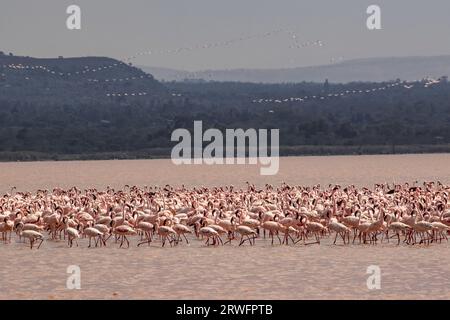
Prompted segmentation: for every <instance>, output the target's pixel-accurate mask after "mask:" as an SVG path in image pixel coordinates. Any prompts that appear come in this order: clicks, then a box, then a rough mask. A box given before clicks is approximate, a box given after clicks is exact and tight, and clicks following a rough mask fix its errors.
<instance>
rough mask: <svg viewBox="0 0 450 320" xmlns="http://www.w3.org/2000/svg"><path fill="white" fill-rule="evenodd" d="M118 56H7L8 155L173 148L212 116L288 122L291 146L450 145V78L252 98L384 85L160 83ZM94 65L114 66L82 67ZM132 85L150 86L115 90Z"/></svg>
mask: <svg viewBox="0 0 450 320" xmlns="http://www.w3.org/2000/svg"><path fill="white" fill-rule="evenodd" d="M116 63H118V62H117V61H116V60H113V59H109V58H71V59H67V58H60V59H34V58H28V57H15V56H7V55H0V158H2V159H6V160H14V159H41V158H54V159H58V158H81V157H82V158H86V157H87V158H99V157H116V156H117V157H128V156H138V157H147V156H164V155H168V154H169V153H170V147H171V146H172V145H173V143H172V142H170V136H171V133H172V131H173V130H174V129H176V128H187V129H192V128H193V121H194V120H203V127H204V130H205V129H207V128H209V127H214V128H218V129H225V128H244V129H245V128H280V144H281V145H282V146H283V148H282V153H284V154H302V153H348V152H351V153H365V152H369V153H378V152H408V151H412V152H421V151H449V150H450V147H449V145H450V84H449V83H447V82H442V83H439V84H435V85H433V86H430V87H428V88H424V87H423V85H416V86H415V87H414V88H412V89H409V90H408V89H405V88H404V87H403V86H397V87H394V88H389V89H387V90H384V91H377V92H374V93H367V94H366V93H363V94H354V95H349V96H344V97H335V98H334V97H333V98H329V99H325V100H311V101H305V102H298V101H296V102H295V101H294V102H287V103H282V104H277V103H265V104H258V103H253V102H252V100H253V99H259V98H285V97H299V96H305V95H322V94H327V93H334V92H343V91H346V90H350V91H351V90H366V89H368V88H373V87H380V86H382V85H383V84H380V83H359V82H358V83H348V84H327V85H325V84H323V83H306V82H302V83H298V84H250V83H233V82H222V83H220V82H202V81H200V82H165V83H160V82H158V81H156V80H155V79H153V77H151V76H149V75H146V74H145V73H143V72H142V71H141V70H140V69H137V68H134V67H132V66H130V65H126V64H123V63H121V64H119V65H117V66H115V67H111V68H109V67H107V66H110V65H113V64H116ZM19 64H22V65H23V66H25V65H28V66H31V65H42V66H46V68H48V70H54V71H55V74H53V73H51V72H49V71H46V70H43V69H35V70H31V69H29V68H28V69H27V68H17V67H11V66H12V65H14V66H17V65H19ZM94 66H96V67H95V68H98V67H99V66H101V67H102V68H103V67H105V69H102V70H98V71H95V72H93V71H89V72H85V73H79V74H76V72H77V71H79V70H92V69H93V68H94ZM59 73H62V74H63V75H59ZM67 73H71V75H70V76H69V75H67ZM144 75H145V77H144V78H140V77H141V76H144ZM132 78H135V79H132ZM92 79H96V80H98V81H92ZM106 79H108V80H109V81H105V80H106ZM111 79H124V80H122V81H114V82H113V81H112V80H111ZM125 79H128V80H125ZM126 92H128V93H138V92H146V93H147V95H145V96H130V95H129V96H123V95H121V96H120V97H117V96H115V97H112V96H107V95H106V94H107V93H126ZM173 94H176V95H175V96H174V95H173ZM305 146H307V147H305ZM395 146H397V147H395Z"/></svg>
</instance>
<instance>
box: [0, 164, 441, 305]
mask: <svg viewBox="0 0 450 320" xmlns="http://www.w3.org/2000/svg"><path fill="white" fill-rule="evenodd" d="M436 179H439V180H440V181H441V182H443V183H447V184H448V183H450V155H399V156H338V157H302V158H298V157H295V158H282V159H281V162H280V172H279V174H278V175H276V176H260V175H259V167H258V166H237V165H233V166H203V165H201V166H200V165H196V166H194V165H192V166H175V165H173V164H172V163H171V162H170V160H126V161H86V162H78V161H77V162H35V163H0V183H1V185H0V192H1V193H6V192H9V189H10V187H11V186H16V187H17V188H18V190H22V191H23V190H28V191H34V190H36V189H39V188H53V187H56V186H58V187H71V186H78V187H79V188H84V187H97V188H104V187H106V186H108V185H109V186H112V187H115V188H121V187H123V186H124V185H125V184H129V185H139V186H144V185H165V184H167V183H169V184H172V185H181V184H185V185H187V186H195V185H207V186H217V185H225V184H233V185H235V186H243V185H245V182H246V181H250V182H254V183H256V184H257V185H259V186H263V185H264V184H265V183H272V184H279V183H280V182H282V181H286V182H288V183H292V184H301V185H312V184H316V183H321V184H328V183H340V184H343V185H345V184H356V185H359V186H363V185H365V186H372V185H373V184H374V183H377V182H386V181H387V182H394V181H395V182H406V181H408V182H414V181H416V180H418V181H424V180H436ZM136 241H137V239H133V240H132V246H131V247H130V249H119V248H118V246H117V245H116V244H114V242H113V241H111V239H110V241H109V242H108V247H106V248H91V249H88V248H87V242H86V240H85V239H82V240H80V241H79V243H80V247H78V248H76V247H74V248H67V245H66V243H65V242H64V241H59V242H51V241H45V242H44V244H43V245H42V247H41V249H39V250H30V249H29V248H27V247H26V246H25V245H24V244H23V243H20V242H18V241H14V240H13V243H12V244H3V243H0V257H1V262H2V263H1V267H0V288H1V290H0V299H34V298H42V299H83V298H91V299H105V298H106V299H131V298H138V299H169V298H170V299H213V298H217V299H277V298H280V299H281V298H282V299H317V298H319V299H320V298H324V299H375V298H376V299H379V298H382V299H394V298H400V299H421V298H428V299H429V298H432V299H450V267H449V266H450V255H449V249H450V246H449V245H448V244H447V243H445V244H444V243H442V244H433V245H431V246H429V247H423V246H414V247H412V246H411V247H407V246H399V247H397V246H396V245H394V244H393V243H390V244H387V243H385V244H382V245H377V246H370V245H355V246H340V245H338V246H335V245H332V244H331V243H330V241H329V240H328V239H325V240H324V242H323V243H322V244H321V245H320V246H318V245H310V246H302V245H296V246H280V245H275V246H273V247H272V246H271V245H270V243H269V242H266V241H264V240H258V242H257V245H256V246H255V247H249V246H245V247H237V244H236V243H234V244H233V245H232V246H224V247H217V248H210V247H204V245H203V243H202V242H200V241H198V240H195V239H191V244H190V245H186V244H182V245H180V246H178V247H174V248H170V247H169V248H161V247H160V243H159V242H158V241H155V242H154V243H153V244H152V245H151V246H150V247H147V246H143V247H139V248H137V247H136ZM69 265H78V266H80V268H81V289H80V290H68V289H67V288H66V280H67V277H68V276H69V275H68V274H67V273H66V271H67V267H68V266H69ZM370 265H377V266H379V267H380V268H381V289H380V290H369V289H368V288H367V285H366V281H367V278H368V276H369V275H368V274H367V273H366V272H367V267H368V266H370Z"/></svg>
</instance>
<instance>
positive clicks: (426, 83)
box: [0, 29, 440, 112]
mask: <svg viewBox="0 0 450 320" xmlns="http://www.w3.org/2000/svg"><path fill="white" fill-rule="evenodd" d="M278 34H287V35H289V37H290V38H291V39H292V40H293V43H292V44H291V45H290V46H289V48H305V47H311V46H318V47H322V46H323V45H324V44H323V41H321V40H315V41H306V42H299V40H298V39H299V37H298V36H297V34H296V33H295V32H294V31H292V30H287V29H277V30H273V31H270V32H265V33H259V34H254V35H250V36H241V37H238V38H235V39H231V40H226V41H216V42H212V43H205V44H199V45H193V46H188V47H179V48H176V49H165V50H147V51H142V52H138V53H136V54H134V55H131V56H129V57H126V58H124V59H122V61H116V62H114V63H111V64H110V65H102V66H85V67H84V68H83V69H81V70H77V71H72V72H60V71H55V70H52V69H51V68H49V67H48V66H45V65H22V64H3V65H0V67H3V69H10V70H20V71H44V72H47V73H49V74H52V75H55V76H60V77H65V78H70V77H73V76H80V75H86V74H89V73H92V74H96V73H99V72H102V71H105V70H110V69H113V68H117V67H120V66H128V65H130V64H131V61H133V60H134V59H136V58H138V57H140V56H144V55H168V54H180V53H183V52H188V51H193V50H204V49H210V48H218V47H227V46H231V45H233V44H235V43H238V42H245V41H249V40H253V39H261V38H267V37H271V36H274V35H278ZM342 60H343V57H338V58H332V59H331V63H336V62H340V61H342ZM192 74H194V75H195V74H196V72H192ZM0 75H1V76H2V77H5V76H6V75H5V74H4V73H2V74H0ZM149 78H152V76H151V75H148V74H144V75H140V76H130V77H123V78H106V79H97V78H88V79H87V82H89V83H92V84H95V83H121V82H126V81H137V80H143V79H149ZM25 80H30V77H28V76H27V77H25ZM439 82H440V79H432V78H425V79H422V80H417V81H410V82H406V81H405V82H394V83H389V84H386V85H382V86H379V87H372V88H365V89H363V90H345V91H342V92H334V93H327V94H318V95H305V96H302V97H284V98H280V97H272V98H267V97H266V98H260V99H253V100H252V102H253V103H258V104H267V103H270V104H280V103H293V102H298V103H302V102H306V101H309V100H312V99H317V100H326V99H330V98H336V97H345V96H349V95H352V94H353V95H354V94H367V93H375V92H379V91H383V90H386V89H389V88H393V87H401V88H404V89H407V90H409V89H412V88H414V87H417V86H419V85H423V87H425V88H428V87H430V86H432V85H434V84H437V83H439ZM148 94H149V93H148V92H146V91H140V92H107V93H105V96H106V97H108V98H114V97H138V96H146V95H148ZM171 96H172V97H181V96H183V94H181V93H176V92H173V93H171ZM271 111H272V112H273V110H271Z"/></svg>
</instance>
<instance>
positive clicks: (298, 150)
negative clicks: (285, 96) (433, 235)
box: [0, 144, 450, 162]
mask: <svg viewBox="0 0 450 320" xmlns="http://www.w3.org/2000/svg"><path fill="white" fill-rule="evenodd" d="M171 150H172V149H171V148H153V149H146V150H138V151H117V152H88V153H84V154H57V153H45V152H35V151H2V152H0V162H39V161H55V162H57V161H93V160H155V159H170V153H171ZM447 153H450V144H440V145H398V146H392V145H365V146H332V145H324V146H315V145H303V146H282V147H280V157H308V156H359V155H361V156H362V155H408V154H447Z"/></svg>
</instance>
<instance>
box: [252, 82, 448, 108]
mask: <svg viewBox="0 0 450 320" xmlns="http://www.w3.org/2000/svg"><path fill="white" fill-rule="evenodd" d="M441 81H442V79H433V78H425V79H422V80H417V81H411V82H406V81H400V82H394V83H389V84H386V85H383V86H379V87H374V88H367V89H363V90H345V91H342V92H334V93H328V94H324V95H309V96H308V95H305V96H302V97H288V98H262V99H253V100H252V102H253V103H278V104H279V103H292V102H305V101H308V100H312V99H316V100H325V99H330V98H335V97H344V96H349V95H352V94H353V95H354V94H367V93H374V92H378V91H384V90H387V89H390V88H395V87H400V88H404V89H407V90H409V89H412V88H414V87H415V86H423V87H424V88H429V87H431V86H432V85H435V84H438V83H440V82H441Z"/></svg>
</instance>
